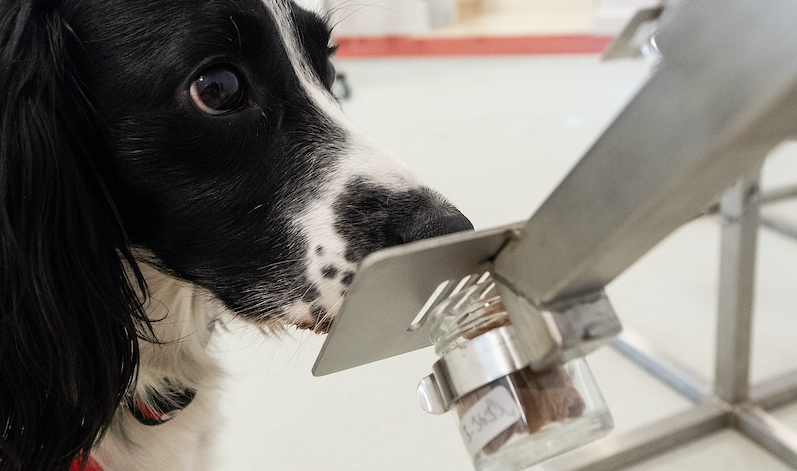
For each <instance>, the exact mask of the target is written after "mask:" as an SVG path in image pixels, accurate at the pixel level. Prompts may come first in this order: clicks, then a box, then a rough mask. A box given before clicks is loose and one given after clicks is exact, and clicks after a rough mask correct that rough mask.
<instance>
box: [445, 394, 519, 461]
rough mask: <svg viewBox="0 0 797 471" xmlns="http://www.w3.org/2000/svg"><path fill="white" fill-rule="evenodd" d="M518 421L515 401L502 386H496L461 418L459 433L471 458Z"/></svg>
mask: <svg viewBox="0 0 797 471" xmlns="http://www.w3.org/2000/svg"><path fill="white" fill-rule="evenodd" d="M518 420H520V410H518V406H517V404H516V403H515V399H514V398H513V397H512V395H511V394H510V393H509V391H507V389H506V388H505V387H503V386H498V387H496V388H495V389H493V390H492V391H490V392H489V393H487V394H486V395H485V396H484V397H482V398H481V399H479V400H478V401H477V402H476V404H474V405H473V407H471V408H470V409H468V411H467V412H466V413H465V414H464V415H463V416H462V419H461V420H460V422H459V432H460V433H461V434H462V440H463V441H464V442H465V447H466V448H467V449H468V453H470V455H471V456H476V454H477V453H478V452H479V451H481V449H482V448H484V446H485V445H487V444H488V443H490V442H491V441H492V440H493V439H494V438H495V437H497V436H498V435H500V434H501V432H503V431H504V430H506V429H508V428H509V427H511V426H512V425H514V424H515V423H516V422H517V421H518Z"/></svg>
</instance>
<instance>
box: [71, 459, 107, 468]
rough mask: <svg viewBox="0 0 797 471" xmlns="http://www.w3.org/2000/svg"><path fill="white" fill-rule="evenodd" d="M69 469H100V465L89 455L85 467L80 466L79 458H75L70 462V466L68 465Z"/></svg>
mask: <svg viewBox="0 0 797 471" xmlns="http://www.w3.org/2000/svg"><path fill="white" fill-rule="evenodd" d="M69 471H102V466H100V465H99V464H98V463H97V462H96V461H94V458H92V457H90V456H89V460H88V462H86V467H85V468H81V467H80V459H79V458H75V461H73V462H72V466H70V467H69Z"/></svg>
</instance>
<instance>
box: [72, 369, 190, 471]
mask: <svg viewBox="0 0 797 471" xmlns="http://www.w3.org/2000/svg"><path fill="white" fill-rule="evenodd" d="M167 382H168V383H169V389H168V390H166V391H165V392H157V391H155V390H154V389H153V390H152V391H150V400H149V402H144V400H143V399H141V396H139V395H138V394H136V395H134V396H133V400H132V401H131V403H130V412H131V413H132V414H133V417H135V418H136V420H138V421H139V422H141V423H142V424H144V425H160V424H162V423H165V422H168V421H170V420H172V419H173V418H174V417H175V416H176V415H177V413H178V412H180V411H181V410H183V409H185V408H186V407H187V406H188V404H190V403H191V401H193V400H194V397H196V389H193V388H188V387H185V386H182V385H179V384H177V383H173V382H171V381H167ZM69 471H103V470H102V466H100V465H99V463H97V462H96V461H95V460H94V458H92V457H90V456H89V460H88V462H86V467H85V468H81V467H80V458H75V461H73V462H72V466H70V468H69Z"/></svg>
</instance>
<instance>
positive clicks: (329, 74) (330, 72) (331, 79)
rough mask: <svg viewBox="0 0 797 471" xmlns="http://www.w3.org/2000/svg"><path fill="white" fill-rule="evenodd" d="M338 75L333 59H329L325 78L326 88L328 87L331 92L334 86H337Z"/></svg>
mask: <svg viewBox="0 0 797 471" xmlns="http://www.w3.org/2000/svg"><path fill="white" fill-rule="evenodd" d="M336 75H337V71H336V70H335V64H333V63H332V59H327V70H326V75H325V76H324V86H325V87H327V89H328V90H331V89H332V85H334V84H335V76H336Z"/></svg>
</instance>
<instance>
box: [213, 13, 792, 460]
mask: <svg viewBox="0 0 797 471" xmlns="http://www.w3.org/2000/svg"><path fill="white" fill-rule="evenodd" d="M299 3H302V4H304V5H305V6H306V7H308V8H312V9H316V10H319V11H324V12H325V13H328V14H329V15H330V18H331V19H332V22H333V24H335V25H336V26H335V30H334V35H335V39H336V40H337V41H338V42H339V43H340V44H341V48H340V50H339V54H338V57H337V58H336V59H335V63H336V66H337V68H338V70H339V72H340V73H341V74H342V75H343V76H344V78H343V84H344V85H345V86H346V87H348V92H350V96H349V97H348V98H345V99H342V100H341V106H342V107H343V109H344V111H345V112H346V113H347V114H348V116H349V117H350V118H351V120H352V121H353V122H354V123H355V124H356V125H358V126H359V127H361V128H362V129H363V130H365V131H366V132H367V133H369V134H370V135H371V136H373V137H374V138H375V139H376V140H377V141H379V142H381V143H382V144H383V145H384V146H386V147H387V148H389V149H391V150H393V151H394V152H395V153H396V154H398V155H399V156H400V157H402V158H403V159H404V160H405V161H406V162H407V163H408V164H409V165H410V166H411V167H413V168H414V169H415V170H416V171H417V172H418V173H419V174H420V175H421V176H422V178H423V179H424V180H425V181H426V182H427V183H428V184H429V185H430V186H432V187H433V188H435V189H437V190H439V191H440V192H442V193H443V194H445V195H446V196H447V197H448V198H450V199H451V201H452V202H453V203H454V204H456V205H457V206H458V207H459V208H460V210H461V211H462V212H463V213H465V214H466V215H467V216H468V217H470V219H471V220H472V221H473V223H474V225H475V226H476V228H477V229H483V228H488V227H492V226H496V225H503V224H507V223H510V222H515V221H519V220H523V219H527V218H528V217H529V216H530V215H531V214H532V213H533V212H534V210H535V208H536V207H537V206H539V205H540V204H541V203H542V202H543V200H544V199H545V197H546V196H547V195H548V194H549V193H550V192H551V191H552V190H553V188H555V186H556V185H557V183H558V182H559V181H560V180H561V179H562V178H563V177H564V176H565V175H566V173H567V172H568V170H569V169H570V168H571V167H572V166H573V165H574V164H575V163H576V162H577V160H578V159H579V158H580V157H581V156H582V155H583V154H584V152H585V151H586V150H587V149H588V148H589V147H590V145H591V144H592V143H593V142H594V140H595V139H596V138H597V137H598V136H599V135H600V134H601V132H602V131H603V129H604V128H605V127H606V126H607V125H608V124H609V123H610V122H611V120H612V118H613V117H614V116H615V115H616V114H617V113H618V112H619V111H620V110H621V109H622V108H623V106H624V105H625V103H627V101H628V100H629V99H630V98H631V97H633V95H634V93H635V91H636V90H638V89H639V87H641V86H642V85H643V84H644V83H645V80H646V79H647V77H648V76H649V75H650V73H651V70H652V68H653V67H654V66H655V60H656V58H655V56H641V57H637V58H628V59H622V60H615V61H609V62H603V61H601V52H602V51H603V50H604V49H605V48H606V46H607V45H608V44H609V42H610V41H611V39H612V38H613V37H615V36H616V35H617V34H619V32H620V31H621V30H622V28H623V26H624V25H625V24H626V22H627V21H628V20H629V19H630V18H631V16H632V15H633V14H634V13H635V12H636V11H637V10H639V9H641V8H646V7H650V6H655V5H657V4H658V2H651V1H644V0H357V1H355V0H351V1H343V0H327V2H326V3H325V2H324V1H321V0H302V1H300V2H299ZM339 85H340V83H339ZM338 90H339V93H340V94H341V95H344V94H345V93H344V92H345V91H346V90H343V91H340V90H341V89H340V88H339V89H338ZM796 153H797V147H796V146H795V145H793V144H791V143H784V144H783V145H781V146H780V147H778V148H777V149H775V151H773V153H772V154H771V156H770V157H769V159H768V161H767V163H766V166H765V168H764V174H763V188H764V189H765V190H767V189H775V188H781V187H784V186H789V185H793V184H794V183H795V182H797V160H796V159H795V158H794V157H795V154H796ZM762 214H763V215H764V216H766V217H768V218H770V219H772V220H777V221H779V222H780V223H782V224H783V225H785V226H786V227H797V203H795V202H792V201H790V200H785V201H782V202H780V203H777V204H772V205H767V206H766V207H764V208H763V210H762ZM719 228H720V225H719V219H718V217H716V216H706V217H703V218H700V219H697V220H695V221H694V222H692V223H690V224H687V225H686V226H684V227H682V228H681V229H680V230H678V231H676V232H675V233H674V234H672V235H671V236H670V237H668V238H667V239H666V240H665V241H664V242H662V243H661V244H659V246H658V247H656V248H655V249H654V250H653V251H651V252H650V253H648V254H647V255H646V256H645V257H644V258H642V259H641V260H640V261H639V262H638V263H637V264H635V265H634V266H633V267H632V268H630V269H629V270H628V271H626V272H625V273H624V274H623V275H621V276H620V277H619V278H618V279H617V280H616V281H614V282H613V283H612V284H611V285H610V286H609V287H608V289H607V291H608V294H609V296H610V299H611V300H612V302H613V304H614V307H615V309H616V311H617V314H618V315H619V317H620V319H621V320H622V321H623V324H624V326H625V327H626V329H627V330H628V331H630V332H635V333H638V334H639V335H641V336H643V337H644V338H645V339H647V341H649V342H650V344H651V345H652V347H653V348H655V349H656V350H657V351H659V352H661V353H662V354H663V355H665V356H667V357H669V358H670V359H672V360H673V361H674V362H676V363H678V364H679V365H681V367H682V368H683V369H685V370H688V371H691V372H692V373H693V374H694V376H696V377H699V378H703V380H704V381H705V383H706V385H707V387H709V388H710V383H711V380H712V378H713V375H714V366H713V365H714V360H715V358H714V356H715V353H714V348H715V344H716V342H715V338H716V332H715V329H716V327H715V325H716V318H717V315H716V309H717V292H718V286H717V284H718V282H717V277H718V267H719V232H720V231H719ZM786 232H788V231H786ZM796 232H797V231H796ZM757 260H758V263H757V269H756V270H757V272H756V276H757V278H756V298H755V319H754V335H753V355H752V367H751V368H752V379H753V382H754V383H757V382H761V381H764V380H767V379H770V378H773V377H777V376H778V375H781V374H783V373H786V372H789V371H792V370H794V369H795V368H797V342H795V335H794V333H795V332H796V331H797V313H795V312H794V311H795V306H797V276H795V267H797V243H795V239H794V236H793V235H792V236H789V235H788V234H786V233H784V231H773V230H770V229H767V228H762V229H760V234H759V248H758V256H757ZM322 343H323V337H319V336H315V335H313V334H310V333H307V332H299V331H289V333H288V334H287V335H285V336H283V337H281V338H273V337H272V338H267V337H264V336H262V335H261V334H259V333H256V332H252V331H251V330H249V329H247V328H244V327H240V328H239V327H236V326H235V325H233V326H232V327H231V330H230V332H228V333H226V334H224V335H223V336H222V338H221V339H220V341H219V343H218V348H219V351H220V354H221V355H222V357H223V358H224V360H225V363H226V367H227V369H228V371H229V374H230V381H229V383H228V386H227V390H226V393H225V395H226V400H225V401H224V405H223V407H224V413H225V414H226V416H227V417H228V419H227V422H226V423H224V424H223V425H222V429H221V432H220V443H221V449H220V457H221V462H220V463H219V466H217V467H215V468H213V469H218V470H221V471H241V470H247V471H248V470H280V471H316V470H317V471H338V470H340V471H344V470H345V471H360V470H363V471H365V470H369V471H373V470H380V471H399V470H402V471H406V470H435V471H455V470H457V471H466V470H470V469H472V467H471V464H470V461H469V459H468V457H467V454H466V451H465V448H464V446H463V445H462V443H461V439H460V437H459V433H458V431H457V429H456V427H455V424H454V420H453V418H452V417H450V415H443V416H433V415H428V414H426V413H425V412H424V411H423V410H421V408H420V407H419V406H418V404H417V401H416V398H415V390H416V386H417V384H418V381H419V380H420V379H421V378H422V377H423V376H425V375H427V374H428V373H429V372H430V371H431V366H432V364H433V363H434V361H436V357H435V355H434V352H433V351H431V349H426V350H422V351H418V352H414V353H411V354H407V355H403V356H400V357H397V358H392V359H389V360H385V361H382V362H378V363H375V364H370V365H366V366H362V367H359V368H356V369H353V370H349V371H345V372H341V373H337V374H334V375H331V376H326V377H322V378H314V377H312V375H311V373H310V369H311V367H312V364H313V362H314V360H315V357H316V356H317V354H318V352H319V350H320V348H321V345H322ZM588 361H589V363H590V366H591V367H592V369H593V372H594V374H595V376H596V377H597V380H598V382H599V384H600V386H601V388H602V390H603V392H604V395H605V397H606V399H607V401H608V403H609V406H610V407H611V409H612V412H613V414H614V418H615V422H616V431H615V432H613V433H622V432H628V431H631V430H634V429H636V428H637V427H640V426H644V425H645V424H649V423H652V422H654V421H656V420H659V419H663V418H666V417H668V416H671V415H672V414H675V413H678V412H682V411H686V410H689V408H690V407H692V403H691V402H689V401H688V400H687V399H685V398H683V397H681V396H680V395H679V394H677V393H676V392H674V391H673V390H671V389H670V388H668V387H667V386H665V385H664V384H663V383H661V382H660V381H658V380H657V379H655V378H654V377H652V376H650V375H649V374H647V373H646V372H645V371H643V370H642V369H640V368H639V367H637V366H636V365H634V364H633V363H631V362H630V361H628V360H627V359H625V358H624V357H623V356H621V355H619V354H618V353H617V352H615V351H614V350H612V349H611V348H608V347H606V348H603V349H601V350H599V351H598V352H596V353H594V354H592V355H590V356H589V357H588ZM771 412H772V413H773V415H774V416H775V417H776V418H778V419H780V420H781V421H782V422H783V423H784V424H786V425H787V426H789V427H792V428H794V429H795V430H797V407H793V406H787V407H783V408H780V409H777V410H774V411H771ZM546 469H549V468H546ZM624 469H625V470H628V471H630V470H633V471H642V470H646V471H653V470H657V471H659V470H660V471H664V470H673V471H674V470H679V471H682V470H701V471H703V470H706V471H711V470H723V471H727V470H745V471H748V470H781V469H783V470H785V469H790V468H789V467H788V466H787V465H786V464H784V463H782V462H781V461H779V460H777V459H776V458H774V457H773V456H772V455H770V454H768V453H767V452H765V451H764V450H763V449H762V448H760V447H759V446H758V445H756V444H755V443H753V442H752V441H749V440H748V439H746V438H745V437H744V436H742V435H741V434H739V433H737V432H735V431H733V430H730V429H725V430H722V431H719V432H717V433H714V434H711V435H709V436H707V437H705V438H702V439H700V440H697V441H694V442H692V443H689V444H687V445H685V446H682V447H679V448H677V449H675V450H673V451H670V452H667V453H665V454H662V455H660V456H657V457H654V458H652V459H650V460H648V461H645V462H643V463H639V464H636V465H634V466H632V467H628V468H624Z"/></svg>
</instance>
